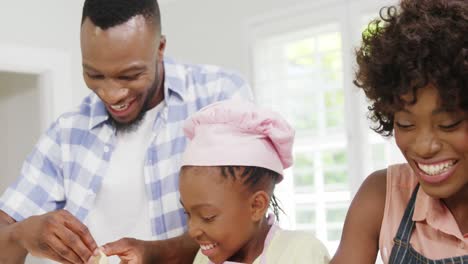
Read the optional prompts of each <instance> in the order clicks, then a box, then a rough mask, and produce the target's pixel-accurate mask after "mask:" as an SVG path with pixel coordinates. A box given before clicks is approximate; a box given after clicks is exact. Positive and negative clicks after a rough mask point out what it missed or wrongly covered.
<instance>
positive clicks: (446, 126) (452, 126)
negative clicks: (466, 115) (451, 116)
mask: <svg viewBox="0 0 468 264" xmlns="http://www.w3.org/2000/svg"><path fill="white" fill-rule="evenodd" d="M463 121H465V119H460V120H458V121H455V122H451V123H448V124H442V125H439V127H440V128H442V129H444V130H451V129H455V128H457V127H458V126H459V125H460V124H461V123H462V122H463Z"/></svg>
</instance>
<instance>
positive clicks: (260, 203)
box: [250, 191, 270, 222]
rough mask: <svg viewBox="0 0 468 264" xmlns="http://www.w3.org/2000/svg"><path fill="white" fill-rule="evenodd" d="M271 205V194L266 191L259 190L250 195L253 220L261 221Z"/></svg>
mask: <svg viewBox="0 0 468 264" xmlns="http://www.w3.org/2000/svg"><path fill="white" fill-rule="evenodd" d="M269 206H270V195H269V194H268V193H267V192H265V191H257V192H255V193H254V194H253V195H252V196H251V197H250V210H251V217H252V220H253V221H255V222H256V221H260V220H261V219H262V218H263V217H265V214H266V212H267V210H268V207H269Z"/></svg>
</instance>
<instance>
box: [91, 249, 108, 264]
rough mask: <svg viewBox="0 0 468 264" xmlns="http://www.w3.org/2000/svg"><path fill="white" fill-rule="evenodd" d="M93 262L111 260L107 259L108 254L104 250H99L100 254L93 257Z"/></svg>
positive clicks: (104, 263)
mask: <svg viewBox="0 0 468 264" xmlns="http://www.w3.org/2000/svg"><path fill="white" fill-rule="evenodd" d="M91 263H92V264H109V261H108V260H107V256H106V254H104V252H102V250H99V256H95V257H93V260H92V261H91Z"/></svg>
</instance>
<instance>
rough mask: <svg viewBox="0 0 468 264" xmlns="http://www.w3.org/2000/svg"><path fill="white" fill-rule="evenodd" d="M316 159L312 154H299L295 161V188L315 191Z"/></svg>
mask: <svg viewBox="0 0 468 264" xmlns="http://www.w3.org/2000/svg"><path fill="white" fill-rule="evenodd" d="M314 185H315V179H314V158H313V155H312V154H308V153H298V154H297V155H296V156H295V160H294V186H295V187H296V189H302V190H304V191H309V192H312V191H313V190H314Z"/></svg>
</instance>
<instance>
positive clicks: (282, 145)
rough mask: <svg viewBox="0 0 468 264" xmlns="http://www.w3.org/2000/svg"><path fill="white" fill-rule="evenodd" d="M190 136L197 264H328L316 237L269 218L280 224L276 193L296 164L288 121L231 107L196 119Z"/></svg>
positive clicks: (184, 189)
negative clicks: (198, 245) (285, 228)
mask: <svg viewBox="0 0 468 264" xmlns="http://www.w3.org/2000/svg"><path fill="white" fill-rule="evenodd" d="M184 131H185V133H186V136H187V137H188V138H189V140H190V142H189V144H188V146H187V149H186V151H185V153H184V156H183V161H182V164H183V167H182V169H181V173H180V182H179V187H180V201H181V203H182V205H183V206H184V208H185V211H186V214H187V217H188V228H189V234H190V236H191V237H192V238H193V239H194V240H195V241H196V242H197V243H198V244H200V251H199V252H198V254H197V256H196V259H195V262H194V263H196V264H205V263H216V264H219V263H255V264H265V263H268V264H270V263H282V264H284V263H328V261H327V260H328V254H327V251H326V249H325V248H324V246H323V245H322V244H321V243H320V242H319V241H318V240H317V239H315V238H314V237H313V236H312V234H309V233H306V232H299V231H286V230H282V229H280V228H279V227H278V226H277V225H276V224H275V218H274V216H272V215H269V216H268V217H267V216H266V212H267V210H268V208H269V205H271V206H272V207H273V211H274V212H275V214H276V217H277V214H278V211H279V210H280V209H279V207H278V205H277V203H276V199H275V197H274V195H273V190H274V187H275V185H276V184H277V183H279V182H280V181H281V180H282V178H283V176H282V175H283V169H286V168H288V167H289V166H291V164H292V153H291V150H292V145H293V139H294V131H293V129H292V128H291V127H290V126H289V125H288V124H287V123H286V122H285V121H284V120H283V119H282V118H281V117H280V116H278V115H277V114H275V113H273V112H270V111H267V110H261V109H259V108H257V107H256V106H254V105H253V104H251V103H248V102H243V101H238V100H228V101H223V102H220V103H216V104H213V105H210V106H208V107H206V108H204V109H202V110H201V111H200V112H198V113H196V114H195V115H194V116H192V117H191V118H190V119H189V120H188V121H186V124H185V127H184Z"/></svg>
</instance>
